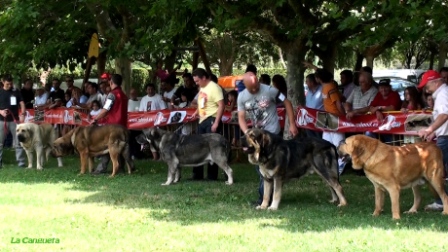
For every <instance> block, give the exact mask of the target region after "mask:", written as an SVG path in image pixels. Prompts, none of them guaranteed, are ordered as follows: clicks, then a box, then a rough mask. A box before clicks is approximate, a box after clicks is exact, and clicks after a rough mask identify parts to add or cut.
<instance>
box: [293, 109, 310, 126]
mask: <svg viewBox="0 0 448 252" xmlns="http://www.w3.org/2000/svg"><path fill="white" fill-rule="evenodd" d="M313 122H314V119H313V118H312V117H311V116H309V115H308V111H306V109H304V108H301V109H300V110H299V114H298V115H297V124H298V125H300V126H306V125H307V124H309V123H313Z"/></svg>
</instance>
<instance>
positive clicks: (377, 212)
mask: <svg viewBox="0 0 448 252" xmlns="http://www.w3.org/2000/svg"><path fill="white" fill-rule="evenodd" d="M380 213H381V211H375V212H373V214H372V216H374V217H377V216H379V215H380Z"/></svg>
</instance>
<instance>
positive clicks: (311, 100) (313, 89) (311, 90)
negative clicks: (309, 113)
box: [305, 74, 324, 138]
mask: <svg viewBox="0 0 448 252" xmlns="http://www.w3.org/2000/svg"><path fill="white" fill-rule="evenodd" d="M305 84H306V85H307V86H308V92H307V93H306V96H305V101H306V103H305V107H307V108H312V109H317V110H324V104H323V99H322V85H321V84H320V83H319V82H317V80H316V77H315V74H308V75H307V76H306V78H305ZM305 132H306V135H307V136H309V137H317V138H322V133H321V132H320V131H314V130H310V129H306V130H305Z"/></svg>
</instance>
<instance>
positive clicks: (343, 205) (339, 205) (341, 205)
mask: <svg viewBox="0 0 448 252" xmlns="http://www.w3.org/2000/svg"><path fill="white" fill-rule="evenodd" d="M346 205H347V203H339V204H338V207H345V206H346Z"/></svg>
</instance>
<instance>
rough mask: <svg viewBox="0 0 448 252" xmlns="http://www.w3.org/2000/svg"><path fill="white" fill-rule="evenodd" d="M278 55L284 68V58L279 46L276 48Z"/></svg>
mask: <svg viewBox="0 0 448 252" xmlns="http://www.w3.org/2000/svg"><path fill="white" fill-rule="evenodd" d="M278 57H279V59H280V63H281V64H282V66H283V68H284V69H286V63H285V60H284V59H283V51H282V49H281V48H280V47H279V48H278Z"/></svg>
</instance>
